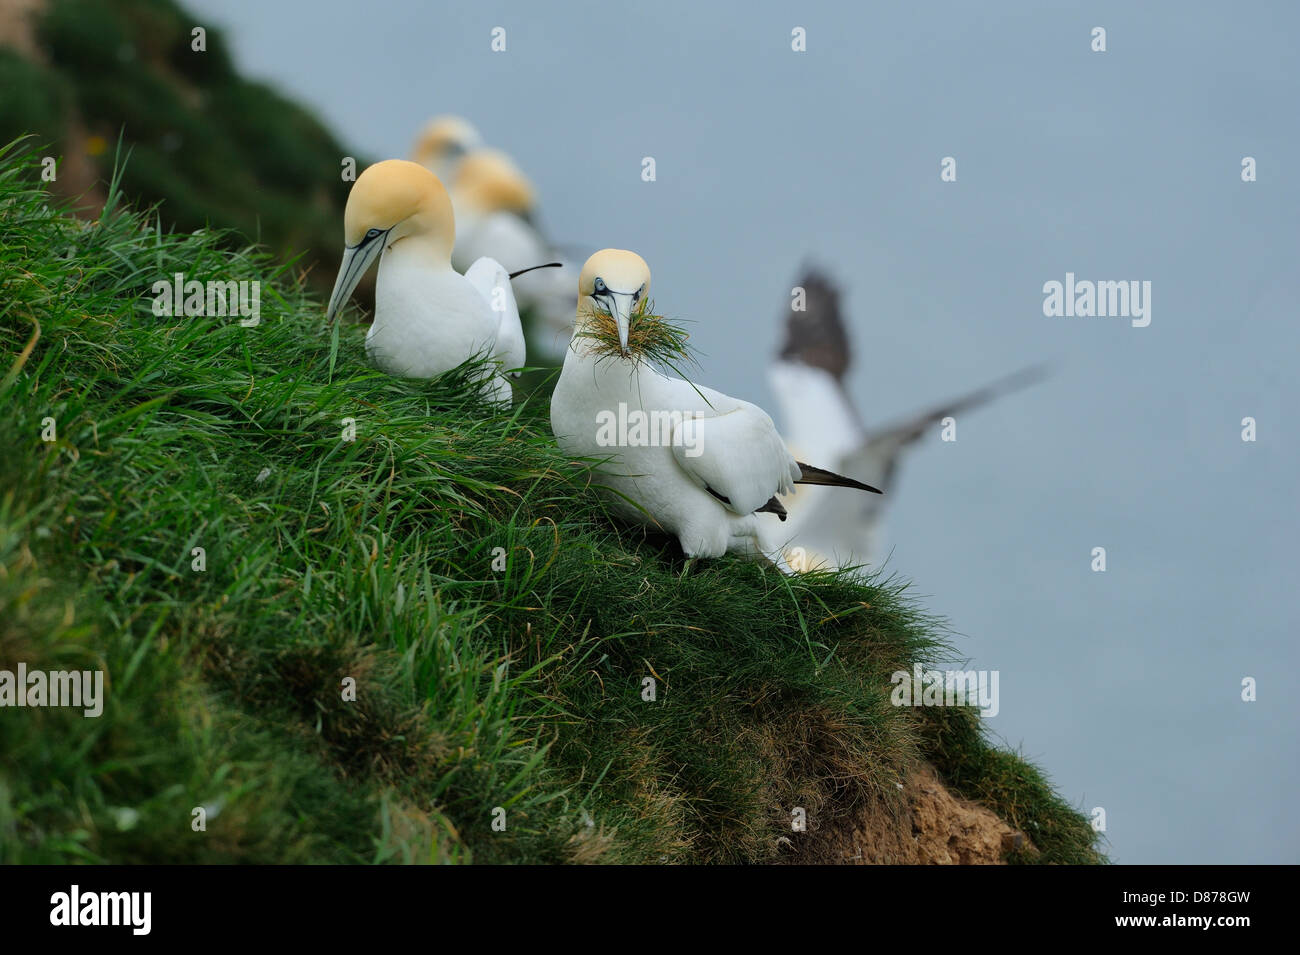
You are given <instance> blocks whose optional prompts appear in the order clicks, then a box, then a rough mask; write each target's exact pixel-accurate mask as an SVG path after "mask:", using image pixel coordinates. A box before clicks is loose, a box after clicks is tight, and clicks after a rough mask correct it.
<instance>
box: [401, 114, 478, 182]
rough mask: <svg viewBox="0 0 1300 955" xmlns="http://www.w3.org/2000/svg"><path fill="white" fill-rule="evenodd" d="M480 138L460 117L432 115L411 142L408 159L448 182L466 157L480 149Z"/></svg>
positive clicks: (471, 126) (468, 123) (465, 120)
mask: <svg viewBox="0 0 1300 955" xmlns="http://www.w3.org/2000/svg"><path fill="white" fill-rule="evenodd" d="M482 145H483V137H482V136H480V135H479V132H478V130H477V129H475V128H474V127H473V125H471V124H470V122H469V120H467V119H463V118H462V117H460V116H452V115H446V116H435V117H434V118H433V119H431V120H429V122H428V123H427V124H425V127H424V128H423V129H422V130H420V134H419V135H418V136H417V137H416V139H415V148H414V149H413V150H412V152H411V159H413V160H414V161H415V162H418V163H419V164H420V165H421V166H423V167H424V168H425V169H427V170H429V171H430V172H431V173H433V174H434V175H435V176H437V177H438V178H439V179H441V180H442V181H443V182H451V180H452V177H453V176H454V175H455V172H456V167H457V165H459V163H460V161H461V160H462V159H464V158H465V156H466V155H467V154H469V153H470V152H472V151H473V150H475V149H479V148H481V147H482Z"/></svg>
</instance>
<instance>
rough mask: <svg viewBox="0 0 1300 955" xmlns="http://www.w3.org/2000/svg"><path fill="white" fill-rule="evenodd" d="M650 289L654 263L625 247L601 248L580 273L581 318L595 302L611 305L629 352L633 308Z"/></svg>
mask: <svg viewBox="0 0 1300 955" xmlns="http://www.w3.org/2000/svg"><path fill="white" fill-rule="evenodd" d="M649 293H650V266H648V265H646V264H645V259H643V258H641V256H639V255H637V254H636V253H635V252H628V251H627V250H625V249H601V250H600V251H599V252H597V253H596V254H595V255H593V256H592V257H591V258H589V259H588V260H587V262H586V264H585V265H583V267H582V274H581V275H579V276H578V317H579V320H581V318H582V315H583V313H584V311H587V312H589V311H590V310H591V307H592V306H593V305H595V306H597V307H602V308H606V309H608V310H609V313H610V314H611V315H613V316H614V321H615V322H616V323H617V324H618V344H619V347H620V348H622V349H623V354H624V355H627V354H628V349H627V334H628V326H629V323H630V322H631V317H632V311H633V310H634V309H635V308H636V307H637V306H638V305H639V304H640V303H641V302H642V301H644V300H645V297H646V296H647V295H648V294H649ZM589 299H590V301H588V300H589ZM584 305H585V306H586V308H585V309H584Z"/></svg>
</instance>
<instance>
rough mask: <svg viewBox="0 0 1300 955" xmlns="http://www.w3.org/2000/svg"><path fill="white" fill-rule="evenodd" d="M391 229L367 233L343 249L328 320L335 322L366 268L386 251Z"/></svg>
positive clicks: (327, 316)
mask: <svg viewBox="0 0 1300 955" xmlns="http://www.w3.org/2000/svg"><path fill="white" fill-rule="evenodd" d="M391 231H392V230H391V229H388V230H385V231H384V232H380V233H379V234H378V235H374V236H371V235H367V236H366V237H365V238H364V239H362V240H361V241H360V242H358V243H357V244H356V245H349V246H346V247H345V248H344V249H343V261H342V262H341V263H340V264H339V274H338V278H336V279H335V280H334V291H333V292H331V293H330V304H329V307H328V308H327V309H326V310H325V321H326V322H333V321H334V320H335V319H336V318H338V315H339V312H341V311H343V306H344V305H345V304H346V303H347V300H348V296H349V295H351V294H352V290H353V289H354V288H356V287H357V283H358V282H360V281H361V276H363V275H365V274H366V269H368V268H370V266H371V263H373V262H374V261H375V259H377V258H379V254H380V253H381V252H383V251H384V245H385V244H386V243H387V242H388V233H389V232H391Z"/></svg>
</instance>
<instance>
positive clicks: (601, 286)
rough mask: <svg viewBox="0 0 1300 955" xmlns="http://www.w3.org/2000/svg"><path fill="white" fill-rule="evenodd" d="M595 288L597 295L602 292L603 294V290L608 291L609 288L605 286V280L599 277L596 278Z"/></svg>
mask: <svg viewBox="0 0 1300 955" xmlns="http://www.w3.org/2000/svg"><path fill="white" fill-rule="evenodd" d="M595 290H596V294H597V295H602V294H604V293H605V292H608V291H609V289H607V288H605V280H604V279H601V278H598V279H596V283H595Z"/></svg>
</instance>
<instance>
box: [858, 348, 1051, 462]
mask: <svg viewBox="0 0 1300 955" xmlns="http://www.w3.org/2000/svg"><path fill="white" fill-rule="evenodd" d="M1046 375H1047V371H1046V368H1045V367H1043V366H1041V365H1035V366H1033V367H1031V368H1025V369H1022V370H1021V371H1018V372H1016V373H1015V374H1012V375H1008V376H1006V377H1005V378H1001V379H999V380H998V381H995V382H992V383H990V384H988V385H985V386H984V387H983V388H979V389H977V390H975V391H971V392H968V393H967V394H965V395H962V396H961V397H959V398H954V399H953V400H951V401H947V402H944V403H943V404H940V405H935V406H934V407H932V408H928V409H926V410H925V411H921V412H918V413H916V414H913V415H909V416H908V417H907V418H904V419H903V420H901V421H896V422H894V423H892V424H889V425H885V426H884V427H882V428H875V429H872V430H871V431H870V432H869V433H868V434H867V437H866V440H865V441H864V442H863V444H862V446H861V447H860V448H859V449H858V450H857V451H856V452H854V453H853V454H850V455H847V456H846V457H845V458H844V460H842V461H841V465H842V467H843V469H844V471H845V472H846V473H848V474H851V475H853V476H854V477H857V478H860V479H862V480H864V481H869V482H871V483H873V484H875V483H878V482H883V483H881V486H882V487H883V486H887V485H889V484H890V483H891V482H892V481H893V479H894V475H895V472H896V470H897V468H898V463H899V461H900V459H901V457H902V452H903V450H904V449H906V448H907V447H908V446H909V445H912V444H914V443H916V442H917V441H918V440H920V439H921V438H922V437H923V436H924V435H925V434H926V433H928V432H929V431H930V430H931V429H932V428H933V427H934V426H935V425H936V424H938V423H939V422H940V421H942V420H943V419H944V418H947V417H949V416H951V415H955V414H957V413H958V412H959V411H969V410H970V409H971V408H978V407H979V406H980V405H984V404H988V403H989V402H990V401H992V400H993V399H994V398H997V397H999V396H1001V395H1004V394H1006V393H1007V392H1009V391H1016V390H1018V389H1020V388H1025V387H1028V386H1029V385H1032V384H1034V383H1036V382H1039V381H1042V380H1043V378H1045V377H1046Z"/></svg>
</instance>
